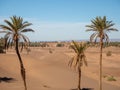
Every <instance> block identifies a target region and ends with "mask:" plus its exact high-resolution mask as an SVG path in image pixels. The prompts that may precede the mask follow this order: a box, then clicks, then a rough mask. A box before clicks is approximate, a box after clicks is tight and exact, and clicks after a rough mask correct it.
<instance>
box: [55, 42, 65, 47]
mask: <svg viewBox="0 0 120 90" xmlns="http://www.w3.org/2000/svg"><path fill="white" fill-rule="evenodd" d="M56 47H64V44H63V43H57V45H56Z"/></svg>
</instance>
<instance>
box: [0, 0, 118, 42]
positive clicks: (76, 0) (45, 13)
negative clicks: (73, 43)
mask: <svg viewBox="0 0 120 90" xmlns="http://www.w3.org/2000/svg"><path fill="white" fill-rule="evenodd" d="M13 15H17V16H21V17H23V18H24V20H25V21H28V22H31V23H33V25H32V26H31V28H32V29H34V30H35V33H28V34H27V35H28V37H29V38H30V39H31V40H32V41H51V40H52V41H54V40H81V39H89V37H90V35H91V34H92V32H86V31H85V30H86V29H87V28H86V27H85V25H88V24H90V20H91V19H93V18H95V17H96V16H107V19H108V20H112V21H113V22H114V23H115V26H114V27H115V28H117V29H118V30H120V0H0V23H2V24H3V21H4V19H9V17H11V16H13ZM109 36H110V38H112V39H120V31H119V32H111V33H109Z"/></svg>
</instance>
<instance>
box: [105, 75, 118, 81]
mask: <svg viewBox="0 0 120 90" xmlns="http://www.w3.org/2000/svg"><path fill="white" fill-rule="evenodd" d="M107 80H108V81H116V79H115V77H114V76H109V77H108V78H107Z"/></svg>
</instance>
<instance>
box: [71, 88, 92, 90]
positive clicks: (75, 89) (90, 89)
mask: <svg viewBox="0 0 120 90" xmlns="http://www.w3.org/2000/svg"><path fill="white" fill-rule="evenodd" d="M70 90H78V88H73V89H70ZM81 90H94V89H93V88H82V89H81Z"/></svg>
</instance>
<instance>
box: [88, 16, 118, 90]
mask: <svg viewBox="0 0 120 90" xmlns="http://www.w3.org/2000/svg"><path fill="white" fill-rule="evenodd" d="M91 23H92V24H91V25H86V27H88V28H89V29H87V30H86V31H93V32H94V33H93V34H92V35H91V36H90V42H93V41H94V42H95V43H96V42H97V39H98V38H99V39H100V41H99V44H100V63H99V66H100V68H99V69H100V70H99V71H100V80H99V90H102V52H103V47H104V45H103V42H104V43H105V42H106V43H108V41H109V37H108V35H107V32H110V31H118V30H117V29H115V28H113V27H112V26H114V23H112V21H107V19H106V16H104V17H103V18H102V17H96V18H95V19H93V20H91Z"/></svg>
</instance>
